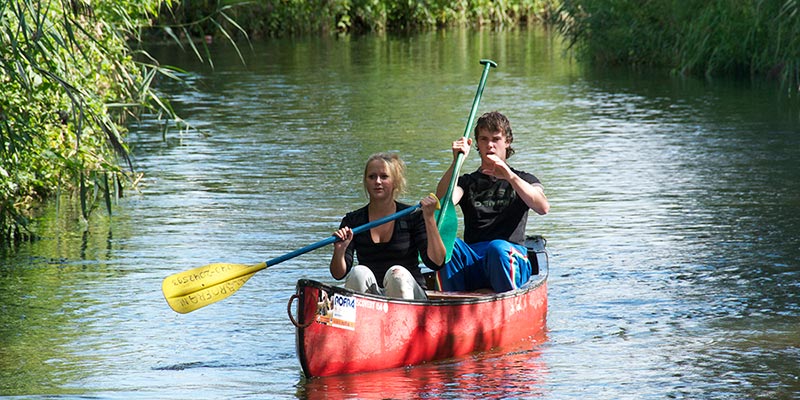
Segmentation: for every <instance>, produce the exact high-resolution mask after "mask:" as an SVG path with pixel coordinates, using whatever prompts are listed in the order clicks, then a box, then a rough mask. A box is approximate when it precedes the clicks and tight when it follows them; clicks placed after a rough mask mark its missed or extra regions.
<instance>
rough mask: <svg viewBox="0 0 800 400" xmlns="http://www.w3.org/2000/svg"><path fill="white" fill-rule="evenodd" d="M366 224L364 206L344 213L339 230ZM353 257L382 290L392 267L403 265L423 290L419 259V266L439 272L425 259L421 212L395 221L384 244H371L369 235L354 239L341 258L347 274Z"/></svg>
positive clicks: (360, 235) (425, 247)
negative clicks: (390, 236)
mask: <svg viewBox="0 0 800 400" xmlns="http://www.w3.org/2000/svg"><path fill="white" fill-rule="evenodd" d="M395 203H396V204H397V211H402V210H403V209H406V208H408V207H410V206H409V205H408V204H403V203H400V202H395ZM368 222H369V212H368V206H364V207H362V208H359V209H358V210H355V211H352V212H349V213H347V214H346V215H345V216H344V218H342V223H341V224H340V225H339V227H340V228H342V227H345V226H349V227H350V228H356V227H359V226H361V225H364V224H366V223H368ZM354 253H355V255H356V257H357V258H358V263H359V264H361V265H365V266H367V267H369V269H371V270H372V272H373V273H374V274H375V279H376V280H377V281H378V285H380V286H381V287H383V276H384V275H386V271H388V270H389V268H390V267H392V266H393V265H402V266H403V267H405V268H406V269H407V270H409V271H410V272H411V275H413V276H414V278H415V279H416V280H417V282H418V283H419V284H420V286H422V287H423V288H425V279H424V278H423V277H422V271H421V270H420V268H419V260H420V259H422V262H424V263H425V265H427V266H428V267H429V268H431V269H438V268H440V267H439V266H437V265H436V264H434V263H433V262H432V261H431V260H430V258H428V235H427V233H426V231H425V221H424V220H423V219H422V211H421V210H417V211H414V212H412V213H411V214H409V215H406V216H403V217H402V218H399V219H397V220H395V222H394V231H393V232H392V238H391V239H390V240H389V241H388V242H386V243H375V242H373V241H372V236H371V235H370V232H369V231H364V232H361V233H359V234H358V235H355V236H354V237H353V241H352V242H350V245H349V246H347V250H346V251H345V255H344V260H345V263H346V265H347V272H350V269H351V268H352V267H353V255H354Z"/></svg>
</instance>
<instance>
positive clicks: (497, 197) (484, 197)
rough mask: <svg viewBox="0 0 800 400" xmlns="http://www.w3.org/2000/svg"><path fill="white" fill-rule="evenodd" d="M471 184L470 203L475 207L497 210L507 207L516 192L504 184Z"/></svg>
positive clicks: (512, 200) (514, 197)
mask: <svg viewBox="0 0 800 400" xmlns="http://www.w3.org/2000/svg"><path fill="white" fill-rule="evenodd" d="M487 183H489V182H487ZM470 186H471V188H470V189H471V193H472V198H471V201H472V204H473V206H474V207H475V208H482V209H487V210H489V209H491V210H498V209H503V208H505V207H508V206H509V205H510V204H511V203H513V202H514V200H515V199H516V196H517V193H516V192H514V191H513V190H509V188H507V187H505V185H497V186H493V185H492V184H491V183H489V184H488V185H479V184H478V183H473V184H471V185H470Z"/></svg>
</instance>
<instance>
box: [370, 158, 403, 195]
mask: <svg viewBox="0 0 800 400" xmlns="http://www.w3.org/2000/svg"><path fill="white" fill-rule="evenodd" d="M375 160H380V161H383V163H384V164H386V167H387V168H388V169H389V176H390V177H391V178H392V182H393V184H394V190H393V191H392V198H393V199H395V200H396V199H397V198H398V197H399V196H400V194H401V193H405V191H406V164H405V163H404V162H403V160H401V159H400V156H398V155H397V154H395V153H375V154H373V155H371V156H369V158H368V159H367V163H366V164H365V166H364V177H363V178H362V181H363V184H364V192H365V193H367V197H369V192H368V191H367V168H369V163H371V162H373V161H375Z"/></svg>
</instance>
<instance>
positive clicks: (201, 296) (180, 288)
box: [161, 262, 267, 314]
mask: <svg viewBox="0 0 800 400" xmlns="http://www.w3.org/2000/svg"><path fill="white" fill-rule="evenodd" d="M266 267H267V264H266V263H263V262H262V263H260V264H256V265H249V266H248V265H242V264H228V263H215V264H208V265H205V266H202V267H199V268H195V269H191V270H189V271H185V272H180V273H177V274H174V275H170V276H168V277H167V278H166V279H164V282H163V283H162V284H161V291H162V292H163V293H164V298H165V299H166V300H167V304H169V306H170V307H171V308H172V309H173V310H175V311H176V312H179V313H181V314H186V313H189V312H192V311H194V310H197V309H198V308H202V307H205V306H207V305H209V304H212V303H216V302H218V301H220V300H222V299H224V298H227V297H228V296H230V295H232V294H234V293H235V292H236V291H237V290H239V288H240V287H242V285H244V284H245V282H247V280H248V279H250V278H251V277H252V276H253V275H254V274H255V273H256V272H258V271H261V270H262V269H264V268H266Z"/></svg>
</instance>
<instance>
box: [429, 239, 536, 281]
mask: <svg viewBox="0 0 800 400" xmlns="http://www.w3.org/2000/svg"><path fill="white" fill-rule="evenodd" d="M530 277H531V263H530V260H528V249H527V248H526V247H525V246H522V245H518V244H514V243H511V242H507V241H505V240H492V241H491V242H479V243H473V244H466V243H464V241H463V240H461V239H456V241H455V244H454V245H453V255H452V256H451V257H450V261H448V262H447V263H445V265H444V267H442V269H440V270H439V271H436V279H437V281H438V282H439V286H440V288H441V290H443V291H472V290H476V289H484V288H490V289H492V290H494V291H495V292H497V293H500V292H506V291H509V290H513V289H517V288H519V287H520V286H521V285H522V284H524V283H525V282H527V281H528V280H529V279H530Z"/></svg>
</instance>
